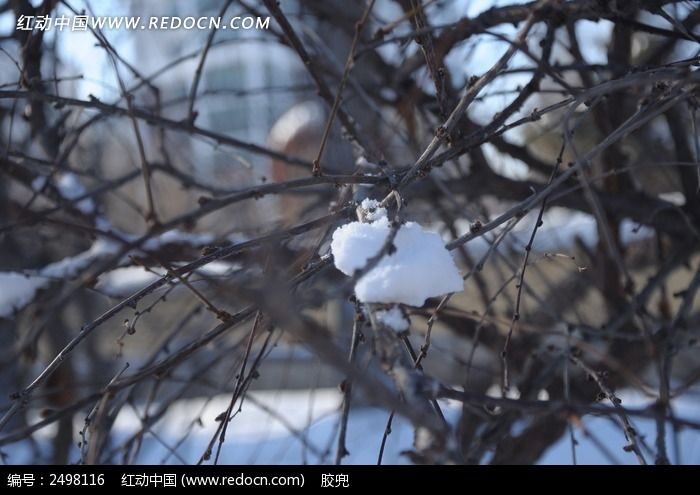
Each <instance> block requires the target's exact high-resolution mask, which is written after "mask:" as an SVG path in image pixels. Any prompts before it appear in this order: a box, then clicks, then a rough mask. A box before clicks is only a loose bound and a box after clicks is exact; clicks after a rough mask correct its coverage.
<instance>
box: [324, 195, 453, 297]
mask: <svg viewBox="0 0 700 495" xmlns="http://www.w3.org/2000/svg"><path fill="white" fill-rule="evenodd" d="M365 201H367V200H365ZM389 233H390V227H389V220H388V219H387V218H386V217H382V218H379V219H378V220H376V221H374V222H372V223H362V222H352V223H349V224H346V225H343V226H342V227H339V228H338V229H336V231H335V232H334V233H333V239H332V241H331V252H332V253H333V258H334V263H335V266H336V268H338V269H339V270H340V271H341V272H343V273H344V274H346V275H352V274H353V273H354V272H355V271H356V270H358V269H360V268H362V267H364V266H365V265H366V264H367V261H368V260H369V259H371V258H372V257H373V256H375V255H376V254H377V253H379V251H380V249H381V248H382V246H383V245H384V242H385V241H386V239H387V237H388V236H389ZM394 246H395V247H396V251H395V252H394V253H393V254H390V255H386V256H384V257H383V258H382V259H381V261H380V262H379V263H377V265H376V266H375V267H374V268H373V269H372V270H370V272H369V273H367V274H365V275H364V276H362V277H361V278H360V280H358V282H357V284H356V285H355V295H356V296H357V298H358V300H360V301H361V302H374V303H401V304H408V305H410V306H422V305H423V304H425V300H426V299H428V298H430V297H437V296H441V295H444V294H447V293H450V292H458V291H461V290H462V289H463V282H462V277H461V276H460V274H459V270H458V269H457V266H456V265H455V263H454V260H453V259H452V256H451V255H450V253H449V251H447V249H446V248H445V245H444V244H443V242H442V239H440V236H439V235H438V234H436V233H434V232H428V231H426V230H424V229H423V227H421V226H420V225H419V224H417V223H415V222H407V223H405V224H404V225H402V226H401V227H400V228H399V231H398V232H397V234H396V237H395V239H394Z"/></svg>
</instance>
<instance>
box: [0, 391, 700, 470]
mask: <svg viewBox="0 0 700 495" xmlns="http://www.w3.org/2000/svg"><path fill="white" fill-rule="evenodd" d="M620 397H621V398H622V400H623V403H624V404H625V405H626V406H630V407H642V406H644V405H648V404H649V402H650V401H649V399H648V398H645V397H642V396H640V395H638V394H635V393H630V392H627V393H625V392H622V393H620ZM228 401H229V397H228V396H216V397H214V398H212V399H211V400H208V401H207V400H205V399H188V400H182V401H179V402H177V403H176V404H174V405H173V406H172V407H171V408H170V410H169V411H168V414H167V415H166V416H165V417H164V418H163V420H162V421H160V422H159V423H158V424H157V425H156V426H155V427H153V429H152V430H151V433H147V434H146V435H145V437H144V441H143V445H142V447H141V450H140V452H139V454H138V456H137V457H136V462H137V463H140V464H160V463H169V464H180V463H196V462H197V461H198V460H199V458H200V456H201V455H202V453H203V452H204V451H205V450H206V448H207V444H208V442H209V441H210V439H211V437H212V435H213V434H214V432H215V429H216V425H217V422H216V417H217V416H218V415H219V414H221V413H222V412H223V411H225V410H226V408H227V406H228ZM340 403H341V395H340V393H339V392H338V391H337V390H336V389H320V390H315V391H308V390H306V391H265V392H252V393H251V394H250V399H249V400H247V401H246V402H245V404H244V405H243V409H242V411H241V412H240V413H239V414H238V415H236V416H235V418H234V419H233V421H232V422H231V423H230V426H229V429H228V433H227V438H226V442H225V444H224V446H223V448H222V451H221V457H220V460H219V462H220V463H222V464H301V463H309V464H319V463H321V464H324V463H325V464H330V463H333V461H334V456H335V447H336V438H337V433H338V419H339V414H338V411H339V407H340ZM444 406H445V407H444V409H445V412H446V417H447V418H448V420H449V421H455V420H456V419H457V417H458V414H459V407H458V405H457V404H456V403H451V404H450V403H446V404H444ZM674 406H675V413H676V415H677V417H680V418H686V419H693V418H697V417H700V397H698V395H697V393H696V394H695V395H692V394H689V395H687V396H686V398H683V399H681V400H678V401H676V402H675V404H674ZM387 416H388V415H387V413H386V412H385V411H382V410H378V409H374V408H368V407H356V408H353V409H352V410H351V414H350V420H349V425H348V440H347V445H348V450H349V451H350V455H349V456H348V457H346V458H345V459H344V462H345V463H347V464H376V462H377V455H378V452H379V447H380V443H381V439H382V432H383V431H384V428H385V426H386V421H387ZM197 418H200V419H201V425H200V424H195V420H196V419H197ZM82 420H83V418H80V417H76V420H75V424H76V428H77V429H79V428H81V427H82ZM193 424H194V426H193ZM584 424H585V425H586V427H587V428H588V429H589V430H590V431H591V432H592V433H593V434H594V435H595V436H596V437H597V438H598V439H599V440H601V441H602V442H603V443H604V444H605V446H606V447H607V448H608V449H609V451H610V452H611V453H612V455H613V456H614V458H615V460H616V462H619V463H621V464H636V460H635V458H634V455H633V454H631V453H627V452H624V451H623V449H622V447H623V446H624V445H625V444H626V442H625V439H624V437H623V435H622V432H621V431H620V429H619V428H618V427H617V426H616V425H615V424H613V423H612V421H611V420H610V419H607V418H596V417H591V416H586V417H585V418H584ZM632 424H633V426H634V427H635V428H636V430H637V431H638V432H639V433H640V437H641V438H642V439H643V440H644V442H646V444H647V445H650V446H652V447H653V445H654V440H655V434H656V429H655V425H654V421H653V420H647V419H644V420H640V419H638V418H632ZM138 429H140V421H139V420H138V418H137V413H136V412H135V411H134V410H133V409H128V408H124V410H123V412H122V413H121V414H120V415H119V417H118V418H117V420H116V422H115V425H114V428H113V446H114V447H118V446H119V445H120V443H121V442H123V441H124V440H125V439H126V438H128V437H129V436H130V435H132V434H133V433H134V432H136V431H137V430H138ZM51 434H52V432H51V431H50V429H46V430H44V431H43V432H42V433H40V434H38V435H37V437H36V438H37V440H39V442H38V445H39V446H40V447H39V449H40V450H43V448H42V447H41V446H42V445H46V442H47V441H48V438H49V436H50V435H51ZM575 435H576V439H577V441H578V445H577V447H576V456H577V462H578V463H579V464H609V463H610V460H609V459H608V458H607V457H606V456H605V455H603V454H602V453H601V451H600V450H599V449H598V448H597V447H596V446H595V445H594V443H593V442H592V441H591V440H589V439H587V438H586V437H584V436H583V435H582V434H581V432H580V431H579V430H576V432H575ZM672 437H673V435H672V433H671V432H669V433H668V442H667V445H668V446H669V452H670V455H671V461H672V462H674V463H675V462H676V461H677V459H676V458H675V455H676V454H675V452H678V453H679V454H680V461H681V462H682V463H683V464H698V463H700V432H697V431H692V430H683V431H681V432H680V434H679V442H678V446H677V448H676V446H675V445H674V441H673V438H672ZM183 438H184V440H183ZM412 441H413V433H412V429H411V427H410V425H409V424H407V422H406V421H405V420H403V419H401V418H399V417H396V418H395V420H394V423H393V426H392V433H391V435H390V436H389V439H388V442H387V446H386V451H385V455H384V463H386V464H407V463H409V461H408V460H407V459H406V458H405V457H404V456H402V454H401V452H402V451H405V450H408V449H410V448H411V443H412ZM178 443H179V445H178ZM176 445H177V448H175V449H172V447H174V446H176ZM4 452H5V453H7V454H9V455H10V457H9V459H7V461H8V462H10V463H20V462H42V459H41V458H37V457H36V456H35V455H34V454H32V452H31V450H30V448H29V446H28V445H27V444H22V445H13V446H10V447H9V448H7V447H5V448H4ZM77 456H78V454H77V450H76V452H75V458H76V459H77ZM645 456H646V458H647V459H648V460H649V461H650V462H653V455H651V454H648V453H646V452H645ZM540 462H541V463H542V464H571V462H572V454H571V443H570V440H569V438H568V436H565V437H564V438H562V439H561V440H559V441H558V442H557V443H555V444H554V445H553V446H552V447H551V448H550V449H549V450H548V451H547V452H546V453H545V454H544V456H543V457H542V459H541V460H540Z"/></svg>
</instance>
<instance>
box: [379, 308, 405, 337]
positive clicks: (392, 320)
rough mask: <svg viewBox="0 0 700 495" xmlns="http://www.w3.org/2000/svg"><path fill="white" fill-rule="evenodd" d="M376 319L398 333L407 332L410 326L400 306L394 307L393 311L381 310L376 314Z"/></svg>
mask: <svg viewBox="0 0 700 495" xmlns="http://www.w3.org/2000/svg"><path fill="white" fill-rule="evenodd" d="M375 317H376V318H377V321H378V322H379V323H381V324H383V325H386V326H387V327H389V328H391V329H392V330H394V331H396V332H405V331H406V330H408V327H409V326H410V322H409V321H408V318H407V317H406V315H404V314H403V312H402V311H401V308H399V307H398V306H394V307H393V308H391V309H381V310H379V311H377V312H376V313H375Z"/></svg>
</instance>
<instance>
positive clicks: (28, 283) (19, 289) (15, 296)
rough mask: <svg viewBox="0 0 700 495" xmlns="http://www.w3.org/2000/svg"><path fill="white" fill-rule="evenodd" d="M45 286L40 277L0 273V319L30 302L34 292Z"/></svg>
mask: <svg viewBox="0 0 700 495" xmlns="http://www.w3.org/2000/svg"><path fill="white" fill-rule="evenodd" d="M45 285H46V280H45V279H43V278H41V277H36V276H28V275H24V274H22V273H17V272H6V273H0V317H6V316H10V315H11V314H13V313H14V312H15V311H18V310H20V309H22V308H23V307H25V306H26V305H27V304H29V303H30V302H32V300H33V299H34V294H36V291H38V290H39V289H41V288H43V287H44V286H45Z"/></svg>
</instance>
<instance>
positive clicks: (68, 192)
mask: <svg viewBox="0 0 700 495" xmlns="http://www.w3.org/2000/svg"><path fill="white" fill-rule="evenodd" d="M56 188H57V189H58V191H59V192H60V193H61V196H63V197H64V198H66V199H68V200H73V199H76V198H79V197H81V196H84V195H85V194H87V192H86V191H85V188H84V187H83V185H82V184H81V183H80V181H79V180H78V177H77V176H76V175H75V174H72V173H62V174H61V175H60V176H59V177H58V178H57V179H56ZM75 207H76V208H77V209H78V210H80V211H81V212H82V213H85V214H86V215H91V214H92V213H94V212H95V203H94V202H93V201H92V199H90V198H85V199H81V200H80V201H78V202H77V203H76V204H75Z"/></svg>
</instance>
